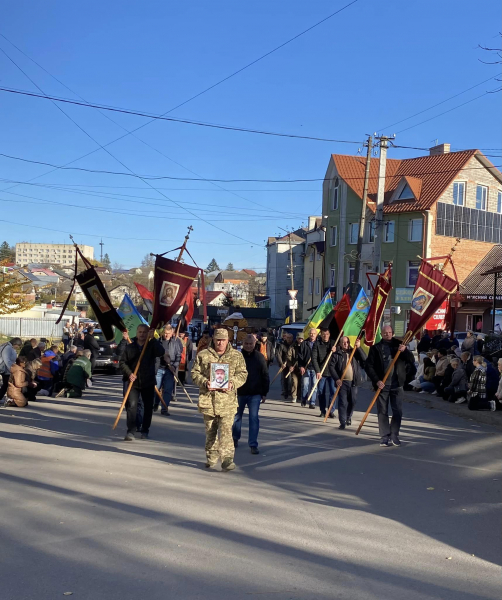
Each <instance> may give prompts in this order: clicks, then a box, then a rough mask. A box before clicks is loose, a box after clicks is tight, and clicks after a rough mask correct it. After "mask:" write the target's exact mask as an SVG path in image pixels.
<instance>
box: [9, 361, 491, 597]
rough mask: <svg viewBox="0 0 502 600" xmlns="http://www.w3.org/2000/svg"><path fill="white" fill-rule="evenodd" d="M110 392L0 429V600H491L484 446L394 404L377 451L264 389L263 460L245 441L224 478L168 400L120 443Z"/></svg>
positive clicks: (108, 382) (446, 423)
mask: <svg viewBox="0 0 502 600" xmlns="http://www.w3.org/2000/svg"><path fill="white" fill-rule="evenodd" d="M272 372H273V371H272ZM188 389H189V391H190V392H191V393H192V395H193V396H194V400H196V390H195V388H193V387H192V386H188ZM120 391H121V383H120V378H119V377H116V376H106V375H97V376H96V377H95V386H94V387H93V388H92V390H88V392H87V393H86V394H85V396H84V397H83V398H82V399H75V400H69V399H55V398H41V399H40V400H39V401H38V402H36V403H32V404H31V405H30V407H29V408H27V409H17V408H14V409H13V408H6V409H2V410H1V411H0V437H1V438H2V439H1V444H2V462H1V466H0V471H1V478H2V483H1V486H0V497H1V506H2V510H1V511H0V526H1V531H0V548H1V554H0V556H1V564H2V567H1V583H0V590H1V592H0V597H1V599H2V600H53V599H55V598H59V597H63V595H64V594H65V593H66V594H67V595H68V596H69V595H70V593H71V595H72V597H74V598H75V599H76V600H77V599H78V600H101V599H103V600H105V599H106V600H119V599H120V600H129V599H141V600H142V599H151V600H157V599H159V600H160V599H162V600H166V599H171V598H173V599H175V598H176V599H177V600H195V599H201V600H202V599H205V600H213V599H214V600H240V599H246V598H260V599H263V600H286V599H291V600H292V599H294V600H324V599H326V600H327V599H347V600H348V599H351V600H352V599H358V600H359V599H361V600H376V599H382V598H391V599H396V600H401V599H406V600H425V599H433V598H434V599H438V598H439V599H444V600H447V599H448V600H449V599H451V600H479V599H484V598H490V599H495V598H497V599H498V598H500V590H501V587H500V582H501V575H502V569H501V566H500V565H501V560H502V556H501V554H502V553H501V543H500V542H501V524H502V523H501V510H500V508H501V502H500V501H501V481H502V474H501V452H500V450H501V442H502V435H501V434H500V432H499V431H498V430H496V429H495V428H492V427H490V426H489V425H485V424H480V423H477V422H474V421H469V420H466V419H463V418H461V417H459V416H456V415H451V414H447V413H443V412H441V411H437V410H431V409H429V408H427V407H424V406H420V405H418V404H408V403H406V404H405V406H404V411H405V420H404V422H403V427H402V436H401V437H402V442H403V445H402V447H401V448H380V447H379V446H378V441H379V439H378V430H377V427H376V415H374V414H372V415H370V418H369V419H368V421H367V425H365V427H364V428H363V430H362V432H361V434H360V435H359V436H357V437H356V436H355V435H354V430H355V427H354V426H353V427H352V428H350V429H348V430H346V431H339V430H338V429H337V425H338V423H337V421H333V420H328V422H327V423H326V424H325V425H324V424H323V423H322V419H320V418H319V417H318V416H317V415H318V414H319V413H318V411H317V410H316V411H313V410H308V409H305V408H301V406H300V405H299V404H291V403H286V402H284V401H283V400H279V397H280V389H279V387H278V382H276V384H274V388H273V390H272V393H271V399H270V400H267V402H266V404H264V405H263V406H262V408H261V410H260V416H261V423H260V427H261V428H260V436H259V442H260V451H261V453H260V454H259V455H258V456H252V455H251V454H250V452H249V448H248V447H247V445H246V437H243V439H242V440H241V444H240V446H239V448H238V449H237V452H236V459H235V461H236V464H237V469H236V470H235V471H233V472H230V473H223V472H221V471H219V470H218V471H207V470H206V469H205V468H204V462H205V455H204V427H203V422H202V417H201V415H199V414H198V413H197V410H196V407H195V406H194V405H191V404H189V403H188V400H186V398H183V395H182V394H180V393H178V397H179V401H178V402H177V403H175V404H173V405H172V409H171V412H172V416H171V417H161V416H160V413H156V414H154V420H153V424H152V429H151V436H152V439H151V440H149V441H140V440H136V441H134V442H132V443H127V442H124V441H123V439H122V438H123V436H124V432H125V416H123V417H122V419H121V422H120V424H119V427H118V428H117V430H116V431H112V429H111V426H112V424H113V421H114V418H115V416H116V414H117V410H118V405H119V402H120V399H121V397H120ZM370 398H371V392H370V391H368V390H362V391H361V394H360V398H359V404H358V409H359V410H361V411H363V410H365V409H366V407H367V406H368V402H369V400H370ZM361 415H362V412H357V413H356V414H355V415H354V416H355V418H354V423H356V424H357V423H358V422H359V420H360V417H361ZM243 434H244V436H246V435H247V418H245V420H244V424H243Z"/></svg>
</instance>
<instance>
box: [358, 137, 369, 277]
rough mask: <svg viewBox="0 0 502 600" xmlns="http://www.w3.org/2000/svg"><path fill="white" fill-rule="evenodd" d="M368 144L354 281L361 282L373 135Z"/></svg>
mask: <svg viewBox="0 0 502 600" xmlns="http://www.w3.org/2000/svg"><path fill="white" fill-rule="evenodd" d="M365 145H367V146H368V152H367V153H366V169H365V171H364V187H363V203H362V206H361V220H360V221H359V237H358V238H357V250H356V254H357V258H356V268H355V271H354V281H355V282H356V283H358V282H359V275H360V273H361V258H362V252H363V239H364V228H365V227H366V202H367V200H368V185H369V179H370V161H371V151H372V150H373V137H372V136H371V135H369V136H368V139H367V141H366V144H365Z"/></svg>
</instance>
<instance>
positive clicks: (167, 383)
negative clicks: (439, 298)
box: [0, 323, 502, 471]
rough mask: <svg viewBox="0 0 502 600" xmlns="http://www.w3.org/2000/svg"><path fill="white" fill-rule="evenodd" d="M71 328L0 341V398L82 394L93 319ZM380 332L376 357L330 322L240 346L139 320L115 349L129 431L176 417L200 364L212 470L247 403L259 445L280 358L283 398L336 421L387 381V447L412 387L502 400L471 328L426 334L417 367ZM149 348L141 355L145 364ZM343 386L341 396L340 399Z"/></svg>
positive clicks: (451, 397) (254, 446)
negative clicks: (46, 337) (180, 395)
mask: <svg viewBox="0 0 502 600" xmlns="http://www.w3.org/2000/svg"><path fill="white" fill-rule="evenodd" d="M65 332H67V334H68V335H67V338H65V337H63V340H62V345H63V347H61V346H57V345H50V347H47V343H46V342H45V341H38V340H37V339H31V340H29V341H27V342H26V343H24V344H23V342H22V340H21V339H20V338H12V339H11V340H10V341H9V342H6V343H4V344H2V345H0V374H1V376H2V386H1V389H0V401H1V399H2V397H3V396H4V395H6V401H5V404H4V405H7V406H8V405H15V406H18V407H24V406H27V405H28V403H29V402H31V401H34V400H35V399H36V396H37V394H38V395H52V394H53V393H57V394H58V396H61V395H64V396H66V397H69V398H79V397H81V396H82V393H83V392H84V391H85V389H86V388H87V387H90V386H91V385H92V376H93V371H94V366H95V360H96V357H97V355H98V352H99V344H98V342H97V340H96V339H95V336H94V335H93V334H94V329H93V327H92V325H89V326H88V327H87V329H84V327H79V328H74V327H73V326H71V325H70V324H69V323H68V324H67V325H66V327H65ZM381 333H382V339H381V341H380V342H378V343H376V344H375V345H373V346H371V348H370V349H369V352H368V354H366V353H365V352H364V351H363V349H362V348H361V345H360V342H359V341H356V342H355V344H356V347H355V349H354V348H352V347H351V342H350V339H349V338H348V337H346V336H342V337H341V338H340V340H339V342H338V344H337V345H336V346H335V345H334V344H335V342H334V340H333V339H332V338H331V336H330V331H329V329H326V328H321V330H320V332H319V333H318V331H317V329H314V328H312V329H310V330H309V332H308V337H307V339H304V337H303V334H302V333H300V334H298V335H297V337H296V339H294V337H293V335H292V334H291V333H288V332H287V331H286V332H284V333H283V335H282V339H280V340H278V339H276V337H275V333H274V332H272V331H270V330H266V329H262V330H261V331H259V332H256V333H254V334H247V335H246V337H245V339H244V341H243V344H242V349H241V350H237V349H235V348H233V347H232V344H231V342H230V340H229V334H228V330H227V329H225V328H221V327H220V328H218V327H215V328H214V329H213V330H209V329H207V330H204V331H203V332H202V334H201V337H200V339H199V340H198V343H197V349H196V350H195V348H194V345H193V343H192V340H190V339H189V337H188V336H187V335H186V334H185V333H177V332H176V331H175V330H174V329H173V327H172V326H171V325H166V326H165V327H164V329H163V331H162V333H161V335H160V338H159V339H155V337H154V332H153V331H151V330H149V327H148V326H147V325H139V326H138V328H137V332H136V336H135V337H134V338H132V339H130V338H129V337H128V336H127V335H126V337H125V338H124V340H123V341H122V342H121V344H120V345H119V348H118V349H117V352H118V353H119V354H120V360H119V369H120V371H121V373H122V376H123V391H124V394H126V392H127V390H128V388H130V390H129V392H128V399H127V403H126V410H127V431H126V435H125V438H124V439H125V440H126V441H133V440H135V439H136V435H137V434H138V433H139V434H140V438H141V439H148V438H149V432H150V427H151V423H152V418H153V413H154V412H156V411H158V409H159V407H161V414H162V415H165V416H170V412H169V408H170V405H171V402H173V401H176V390H177V386H181V387H183V388H184V384H185V383H186V376H187V373H188V372H190V366H191V364H192V361H193V366H192V368H191V377H192V382H193V384H194V385H195V386H197V387H198V388H199V398H198V410H199V412H200V413H202V415H203V418H204V424H205V430H206V445H205V450H206V467H207V468H213V467H214V466H215V465H216V463H217V461H218V459H221V462H222V469H223V470H224V471H231V470H232V469H234V468H235V464H234V453H235V448H236V447H238V444H239V441H240V439H241V434H242V417H243V414H244V412H245V410H246V408H247V410H248V412H249V432H248V446H249V448H250V451H251V453H252V454H259V450H258V434H259V423H260V421H259V409H260V405H261V404H262V403H264V402H265V401H266V398H267V395H268V393H269V388H270V385H271V383H270V376H269V369H270V366H271V365H272V364H273V363H274V362H277V364H278V367H279V373H280V375H281V391H282V397H283V398H284V399H285V400H289V401H291V402H292V403H296V402H298V403H300V404H301V406H302V407H305V408H307V407H308V408H309V409H315V408H316V407H317V406H318V407H319V417H324V418H326V416H327V418H335V409H336V408H337V409H338V421H339V425H338V427H339V429H342V430H343V429H346V428H347V427H350V426H351V425H352V415H353V413H354V410H355V408H356V403H357V395H358V389H359V387H360V386H361V384H362V383H363V381H365V380H366V379H369V381H370V382H371V384H372V385H373V388H374V389H375V390H380V392H379V397H378V400H377V405H376V406H377V414H378V427H379V434H380V446H391V445H392V446H400V445H401V442H400V439H399V432H400V426H401V420H402V405H403V389H414V390H415V391H420V392H421V393H430V394H434V395H437V396H440V397H442V398H443V399H444V400H446V401H449V402H456V403H458V404H461V403H464V402H467V405H468V408H469V409H471V410H491V411H493V410H496V408H500V409H502V376H501V374H502V359H500V360H499V362H498V371H499V372H497V370H496V368H495V367H494V365H493V364H492V363H490V362H489V361H487V360H485V359H484V358H483V356H482V355H481V354H480V350H482V348H480V346H479V340H477V339H476V338H475V336H474V335H473V334H472V333H471V332H469V333H468V335H467V337H466V339H465V340H464V341H463V342H462V344H459V342H458V341H457V340H456V339H455V338H454V337H451V336H450V335H449V334H445V333H443V332H441V331H439V332H436V333H435V335H434V336H430V335H429V334H428V332H425V333H424V335H423V336H422V337H421V339H420V341H419V342H418V345H417V352H418V355H419V360H418V369H417V366H416V363H415V358H414V355H413V353H412V352H411V351H410V348H409V347H407V346H405V345H403V344H402V342H401V341H400V340H399V339H397V338H395V337H394V332H393V330H392V327H391V326H389V325H386V326H384V327H383V328H382V332H381ZM65 342H66V343H65ZM145 344H146V345H147V347H146V348H144V346H145ZM143 350H145V351H144V352H143ZM398 352H399V357H398V359H397V360H396V362H395V363H394V364H393V368H392V370H391V372H390V373H389V375H388V377H387V379H385V374H386V373H387V371H388V369H389V367H390V366H391V364H392V363H393V360H394V358H395V357H396V354H397V353H398ZM140 355H142V360H141V363H140V365H139V367H138V369H136V367H137V365H138V361H139V357H140ZM351 355H353V359H352V361H351V362H350V363H349V357H350V356H351ZM213 363H216V364H217V365H218V369H217V377H219V379H218V378H217V379H216V380H214V373H212V371H211V365H212V364H213ZM384 380H385V381H384ZM337 390H338V393H337V401H336V403H333V397H334V395H335V391H337ZM185 391H186V390H185ZM161 405H162V406H161ZM389 406H390V408H391V410H392V416H391V418H390V419H389Z"/></svg>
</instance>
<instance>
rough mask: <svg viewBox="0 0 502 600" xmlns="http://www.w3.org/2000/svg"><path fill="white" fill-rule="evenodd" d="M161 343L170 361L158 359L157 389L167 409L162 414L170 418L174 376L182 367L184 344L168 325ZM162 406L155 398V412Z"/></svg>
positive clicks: (162, 358)
mask: <svg viewBox="0 0 502 600" xmlns="http://www.w3.org/2000/svg"><path fill="white" fill-rule="evenodd" d="M160 343H161V344H162V346H163V347H164V351H165V353H166V354H165V356H168V357H169V358H168V360H166V359H165V358H164V357H161V358H160V359H157V375H156V378H157V389H159V390H160V389H162V399H163V400H164V402H165V404H166V406H167V408H165V407H164V406H162V410H161V411H160V414H162V415H166V416H169V404H170V403H171V400H172V398H173V392H174V384H175V379H174V376H175V375H176V372H177V370H178V367H179V366H180V362H181V353H182V352H183V344H182V343H181V340H180V339H179V338H178V337H176V336H175V335H174V331H173V328H172V327H171V325H166V326H165V327H164V331H163V332H162V339H161V340H160ZM159 404H160V398H159V397H158V396H157V395H156V396H155V403H154V405H153V410H154V411H157V410H158V408H159Z"/></svg>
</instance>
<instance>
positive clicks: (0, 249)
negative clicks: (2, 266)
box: [0, 242, 16, 262]
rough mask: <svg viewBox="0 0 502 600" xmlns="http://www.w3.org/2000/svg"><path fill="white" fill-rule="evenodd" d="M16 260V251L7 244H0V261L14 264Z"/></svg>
mask: <svg viewBox="0 0 502 600" xmlns="http://www.w3.org/2000/svg"><path fill="white" fill-rule="evenodd" d="M14 260H16V251H15V249H14V248H12V247H11V246H9V243H8V242H2V244H1V245H0V261H6V262H14Z"/></svg>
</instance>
